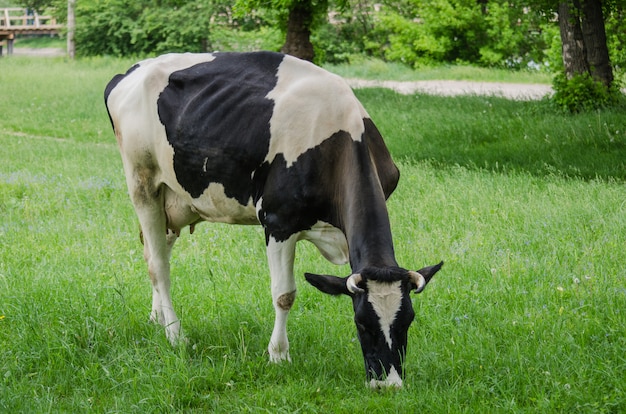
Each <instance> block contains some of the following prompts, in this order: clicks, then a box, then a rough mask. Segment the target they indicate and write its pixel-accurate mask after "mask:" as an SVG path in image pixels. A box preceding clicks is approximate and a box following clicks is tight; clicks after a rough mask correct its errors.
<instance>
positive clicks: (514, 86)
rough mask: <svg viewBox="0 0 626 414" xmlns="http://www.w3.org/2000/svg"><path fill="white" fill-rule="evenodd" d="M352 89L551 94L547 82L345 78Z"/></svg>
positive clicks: (508, 95) (517, 95) (443, 93)
mask: <svg viewBox="0 0 626 414" xmlns="http://www.w3.org/2000/svg"><path fill="white" fill-rule="evenodd" d="M347 81H348V83H349V84H350V86H351V87H353V88H357V89H358V88H371V87H383V88H389V89H393V90H394V91H396V92H398V93H402V94H406V95H409V94H412V93H417V92H419V93H425V94H429V95H440V96H457V95H488V96H499V97H502V98H508V99H516V100H525V101H527V100H534V99H541V98H543V97H544V96H546V95H548V94H550V93H552V88H551V87H550V85H542V84H525V83H500V82H469V81H454V80H440V81H414V82H399V81H377V80H364V79H347Z"/></svg>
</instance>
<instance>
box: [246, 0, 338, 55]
mask: <svg viewBox="0 0 626 414" xmlns="http://www.w3.org/2000/svg"><path fill="white" fill-rule="evenodd" d="M336 3H337V5H338V7H340V8H341V7H345V6H346V5H347V4H348V0H338V1H337V2H336ZM235 5H236V8H237V9H238V10H239V13H240V14H242V13H249V12H251V11H252V10H254V9H263V8H265V9H273V10H277V11H278V12H279V20H280V21H279V25H280V26H281V28H283V30H284V31H285V43H284V44H283V46H282V48H281V51H282V52H284V53H288V54H290V55H293V56H296V57H299V58H301V59H306V60H309V61H312V60H313V59H314V57H315V49H314V47H313V44H312V43H311V30H313V29H314V28H315V27H316V26H318V25H319V24H320V23H321V22H324V21H326V15H327V12H328V0H269V1H267V0H236V2H235Z"/></svg>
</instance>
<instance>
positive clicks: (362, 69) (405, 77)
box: [325, 57, 552, 84]
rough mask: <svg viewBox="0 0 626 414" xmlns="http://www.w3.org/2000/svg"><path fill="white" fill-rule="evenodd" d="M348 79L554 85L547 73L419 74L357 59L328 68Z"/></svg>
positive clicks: (432, 70)
mask: <svg viewBox="0 0 626 414" xmlns="http://www.w3.org/2000/svg"><path fill="white" fill-rule="evenodd" d="M325 67H326V68H327V69H328V70H330V71H332V72H335V73H337V74H339V75H341V76H343V77H346V78H362V79H386V80H398V81H421V80H469V81H480V82H513V83H547V84H549V83H552V75H551V74H549V73H547V72H546V71H541V72H540V71H531V70H519V71H510V70H503V69H487V68H479V67H474V66H464V65H441V66H436V67H425V68H419V69H417V70H415V69H412V68H411V67H409V66H407V65H403V64H400V63H396V62H384V61H382V60H377V59H365V58H363V57H356V58H355V60H354V61H353V62H351V64H341V65H331V64H328V65H325Z"/></svg>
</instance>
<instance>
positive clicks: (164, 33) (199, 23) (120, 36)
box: [76, 0, 278, 56]
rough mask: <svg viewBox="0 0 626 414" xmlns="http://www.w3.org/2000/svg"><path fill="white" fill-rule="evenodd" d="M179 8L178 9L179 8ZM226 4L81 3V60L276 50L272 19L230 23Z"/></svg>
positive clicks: (78, 29)
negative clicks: (235, 50) (221, 51)
mask: <svg viewBox="0 0 626 414" xmlns="http://www.w3.org/2000/svg"><path fill="white" fill-rule="evenodd" d="M178 3H180V4H178ZM232 14H233V12H232V10H231V8H230V5H229V3H226V2H223V3H219V2H210V1H206V0H195V1H191V2H175V1H169V2H167V1H160V2H155V1H153V0H140V1H136V2H132V3H128V2H125V1H122V0H103V1H101V2H79V3H78V7H77V10H76V15H77V27H76V45H77V53H78V54H79V55H112V56H144V55H148V54H161V53H166V52H205V51H213V50H231V49H230V48H237V50H242V51H243V50H249V49H258V48H265V49H269V50H276V49H277V46H276V44H277V40H276V33H277V32H278V31H277V30H276V29H272V28H271V27H269V26H267V25H265V24H264V23H265V19H267V18H269V19H272V18H273V17H272V16H271V14H254V15H251V16H247V17H243V18H241V19H239V20H233V18H232Z"/></svg>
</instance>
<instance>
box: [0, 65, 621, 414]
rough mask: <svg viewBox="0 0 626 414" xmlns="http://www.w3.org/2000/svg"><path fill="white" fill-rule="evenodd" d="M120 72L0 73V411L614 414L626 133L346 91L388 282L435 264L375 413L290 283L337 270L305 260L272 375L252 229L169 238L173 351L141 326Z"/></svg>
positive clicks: (304, 292) (305, 253)
mask: <svg viewBox="0 0 626 414" xmlns="http://www.w3.org/2000/svg"><path fill="white" fill-rule="evenodd" d="M131 63H132V62H130V61H122V60H113V59H105V58H102V59H93V60H78V61H76V62H67V61H65V60H63V59H51V60H48V59H46V60H41V59H32V58H12V59H0V87H1V91H2V95H1V96H0V113H1V114H2V115H1V116H0V160H1V162H0V412H12V413H16V412H29V413H30V412H73V413H78V412H122V413H131V412H138V413H139V412H140V413H147V412H225V413H232V412H254V413H256V412H270V413H279V412H288V413H293V412H302V413H315V412H321V413H328V412H366V411H367V412H385V413H387V412H420V411H423V412H432V413H438V412H453V413H456V412H459V413H463V412H468V413H473V412H494V413H500V412H515V413H517V412H529V413H531V412H532V413H534V412H589V413H591V412H593V413H597V412H606V413H618V412H624V411H626V254H625V251H626V185H625V183H626V117H625V116H624V112H623V110H622V111H617V110H616V111H603V112H596V113H591V114H583V115H577V116H569V115H559V114H556V113H554V112H552V111H551V110H550V109H549V108H548V107H547V105H546V104H545V103H542V102H511V101H506V100H503V99H498V98H487V97H476V96H474V97H460V98H440V97H431V96H425V95H413V96H401V95H397V94H395V93H393V92H390V91H386V90H381V89H370V90H359V91H357V95H358V96H359V97H360V98H361V100H362V102H363V104H364V106H365V107H366V108H367V109H368V111H369V113H370V115H371V116H372V118H373V119H374V121H375V122H376V123H377V125H378V127H379V129H380V130H381V132H382V134H383V136H384V137H385V139H386V141H387V143H388V146H389V147H390V150H391V152H392V155H394V157H395V158H396V160H397V162H398V164H399V167H400V170H401V179H400V184H399V187H398V189H397V191H396V192H395V193H394V194H393V195H392V197H391V198H390V200H389V211H390V218H391V222H392V230H393V234H394V240H395V248H396V255H397V259H398V261H399V262H400V264H401V265H403V266H405V267H411V266H412V267H413V268H415V269H417V268H419V267H421V266H423V265H426V264H433V263H436V262H438V261H439V260H444V261H445V262H446V264H445V266H444V268H443V269H442V271H441V272H439V273H438V274H437V276H436V277H435V279H433V281H432V282H431V283H430V284H429V286H428V287H427V289H426V290H425V292H424V293H422V294H420V295H416V296H415V297H414V307H415V310H416V314H417V316H416V320H415V322H414V324H413V326H412V327H411V329H410V331H409V345H408V355H407V364H406V371H407V372H406V378H405V387H404V388H403V389H402V390H383V391H370V390H368V389H366V388H365V384H364V383H365V375H364V372H363V367H362V364H363V361H362V357H361V355H360V352H361V351H360V347H359V343H358V341H357V339H356V329H355V327H354V323H353V321H352V315H353V313H352V309H351V305H350V301H349V299H347V298H332V297H328V296H326V295H323V294H321V293H320V292H318V291H317V290H316V289H314V288H313V287H311V286H309V285H308V284H307V283H306V282H305V281H304V278H303V277H302V274H303V273H304V272H307V271H310V272H316V273H328V274H335V275H347V274H349V272H350V270H349V268H348V267H346V266H344V267H336V266H333V265H331V264H329V263H327V262H325V260H324V259H323V258H322V257H321V256H320V255H319V253H318V252H317V251H316V250H315V248H314V247H313V246H312V245H310V244H305V243H304V242H303V243H300V244H299V247H298V253H297V256H296V264H295V266H296V269H295V271H296V275H299V276H298V298H297V299H296V303H295V305H294V307H293V309H292V312H291V315H290V320H289V328H288V329H289V337H290V341H291V356H292V359H293V363H292V364H281V365H271V364H269V363H268V355H267V351H266V347H267V342H268V340H269V336H270V333H271V327H272V323H273V309H272V304H271V295H270V289H269V275H268V270H267V264H266V259H265V249H264V236H263V232H262V230H261V229H260V228H259V227H238V226H226V225H210V224H202V225H199V226H198V227H197V228H196V231H195V233H194V234H193V235H189V233H188V232H187V231H185V232H183V234H182V236H181V238H180V240H179V241H178V243H177V245H176V248H175V250H174V253H173V257H172V294H173V298H174V304H175V306H177V312H178V315H179V316H180V317H181V320H182V323H183V329H185V331H186V335H187V337H188V338H189V343H188V344H187V345H186V346H181V347H178V348H172V347H171V346H170V345H169V342H168V341H167V340H166V338H165V334H164V331H163V329H162V328H161V327H159V326H155V325H152V324H151V323H149V321H148V314H149V312H150V305H151V303H150V300H151V288H150V283H149V280H148V276H147V270H146V266H145V263H144V261H143V257H142V246H141V244H140V242H139V237H138V225H137V220H136V218H135V216H134V212H133V210H132V207H131V205H130V201H129V199H128V197H127V194H126V186H125V182H124V176H123V172H122V166H121V161H120V159H119V154H118V151H117V147H116V144H115V139H114V136H113V133H112V131H111V128H110V123H109V120H108V118H107V116H106V111H105V108H104V104H103V98H102V94H103V88H104V85H105V84H106V82H107V81H108V80H109V79H110V78H111V77H112V76H113V75H114V74H116V73H120V72H124V71H125V70H126V69H127V68H128V67H129V65H130V64H131Z"/></svg>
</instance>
